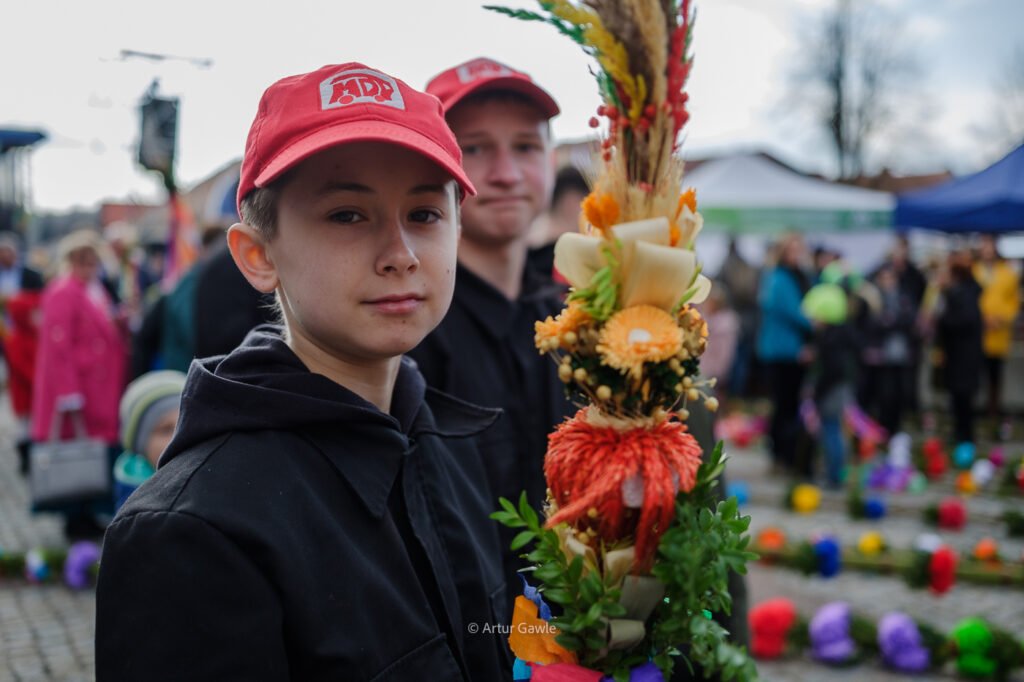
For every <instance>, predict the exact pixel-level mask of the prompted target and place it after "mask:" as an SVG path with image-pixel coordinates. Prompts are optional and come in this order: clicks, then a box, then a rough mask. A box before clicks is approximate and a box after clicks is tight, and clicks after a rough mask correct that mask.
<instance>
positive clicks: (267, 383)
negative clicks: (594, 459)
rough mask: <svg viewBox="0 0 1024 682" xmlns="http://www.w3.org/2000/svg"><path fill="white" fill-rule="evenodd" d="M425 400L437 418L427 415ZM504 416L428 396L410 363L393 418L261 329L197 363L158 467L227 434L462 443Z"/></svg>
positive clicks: (403, 370) (274, 331)
mask: <svg viewBox="0 0 1024 682" xmlns="http://www.w3.org/2000/svg"><path fill="white" fill-rule="evenodd" d="M425 399H427V401H428V402H429V403H430V404H431V406H432V408H433V411H432V412H431V410H423V405H424V400H425ZM499 415H500V411H498V410H491V409H487V408H482V407H478V406H476V405H471V404H469V403H464V402H462V401H460V400H457V399H455V398H452V397H450V396H447V395H444V394H441V393H438V392H435V391H433V390H432V389H428V388H427V386H426V382H425V381H424V379H423V376H422V375H421V374H420V372H419V370H418V369H417V367H416V363H415V362H414V361H413V360H412V359H410V358H406V357H403V358H402V365H401V367H400V369H399V372H398V378H397V380H396V382H395V388H394V393H393V397H392V406H391V413H390V414H386V413H384V412H381V411H380V410H379V409H378V408H377V407H376V406H375V405H373V404H372V403H370V402H369V401H367V400H365V399H363V398H361V397H360V396H358V395H357V394H355V393H353V392H352V391H350V390H349V389H347V388H345V387H344V386H341V385H340V384H337V383H335V382H334V381H332V380H331V379H329V378H327V377H326V376H323V375H321V374H315V373H313V372H310V371H309V369H308V368H307V367H306V366H305V365H304V364H303V363H302V361H301V360H300V359H299V358H298V356H296V355H295V353H294V352H293V351H292V350H291V349H290V348H289V347H288V345H287V344H286V343H285V341H284V338H283V330H282V329H281V327H277V326H274V325H262V326H259V327H257V328H255V329H254V330H253V331H251V332H250V333H249V335H248V336H247V337H246V338H245V340H244V341H243V342H242V344H241V345H240V346H239V347H238V348H236V349H235V350H234V351H232V352H231V353H230V354H229V355H224V356H217V357H212V358H205V359H197V360H194V361H193V362H192V365H191V367H190V368H189V372H188V379H187V381H186V383H185V389H184V391H183V392H182V396H181V411H180V414H179V417H178V425H177V428H176V429H175V433H174V438H173V439H172V440H171V442H170V444H169V445H168V446H167V449H166V450H165V451H164V454H163V456H162V457H161V458H160V465H161V466H163V465H165V464H167V462H169V461H170V460H172V459H173V458H174V457H176V456H178V455H179V454H181V453H182V452H184V451H186V450H188V449H189V448H191V447H193V446H195V445H198V444H200V443H203V442H205V441H208V440H210V439H213V438H216V437H218V436H221V435H223V434H226V433H234V432H244V431H264V430H267V429H274V430H282V431H288V430H305V429H309V428H311V427H316V426H328V427H335V428H337V427H338V426H339V425H343V424H344V423H346V422H358V423H360V424H378V425H379V426H381V427H383V428H390V429H394V430H396V431H400V432H403V433H405V434H407V435H411V436H414V435H417V434H419V433H424V432H429V433H436V434H438V435H442V436H450V437H463V436H470V435H474V434H476V433H479V432H480V431H483V430H484V429H486V428H487V427H488V426H490V425H491V423H493V422H494V420H495V419H497V418H498V416H499Z"/></svg>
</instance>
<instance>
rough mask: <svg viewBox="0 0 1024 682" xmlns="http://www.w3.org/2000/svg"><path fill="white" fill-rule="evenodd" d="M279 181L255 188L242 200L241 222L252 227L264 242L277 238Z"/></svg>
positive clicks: (279, 196)
mask: <svg viewBox="0 0 1024 682" xmlns="http://www.w3.org/2000/svg"><path fill="white" fill-rule="evenodd" d="M281 184H282V183H281V180H277V181H275V182H272V183H270V184H269V185H267V186H266V187H257V188H256V189H254V190H253V191H251V192H249V193H248V194H246V195H245V196H244V197H243V198H242V203H241V205H240V207H239V208H240V211H241V217H242V222H243V223H245V224H247V225H252V226H253V227H255V228H256V231H257V232H259V233H260V236H261V237H263V239H265V240H266V241H268V242H269V241H272V240H273V239H274V237H276V236H277V202H278V200H279V199H280V198H281Z"/></svg>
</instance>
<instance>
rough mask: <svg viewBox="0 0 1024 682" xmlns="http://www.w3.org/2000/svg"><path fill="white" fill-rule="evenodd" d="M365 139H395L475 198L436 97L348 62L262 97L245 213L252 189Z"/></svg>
mask: <svg viewBox="0 0 1024 682" xmlns="http://www.w3.org/2000/svg"><path fill="white" fill-rule="evenodd" d="M361 141H375V142H390V143H392V144H397V145H401V146H403V147H406V148H408V149H411V150H412V151H414V152H418V153H420V154H422V155H423V156H425V157H427V158H428V159H430V160H431V161H433V162H434V163H436V164H437V165H439V166H441V167H442V168H443V169H444V170H446V171H447V172H448V173H449V174H450V175H451V176H452V178H454V179H455V181H456V182H458V183H459V186H460V187H461V189H462V195H463V196H466V195H467V194H476V190H475V189H474V188H473V183H471V182H470V181H469V178H467V177H466V174H465V172H463V170H462V151H461V150H460V149H459V145H458V143H457V142H456V141H455V136H454V135H453V134H452V131H451V129H450V128H448V124H447V123H445V120H444V110H443V109H442V108H441V103H440V102H438V101H437V98H436V97H434V96H433V95H428V94H425V93H422V92H419V91H418V90H414V89H413V88H411V87H409V86H408V85H406V84H405V83H404V82H402V81H400V80H398V79H397V78H394V77H393V76H389V75H387V74H386V73H383V72H382V71H377V70H376V69H372V68H370V67H368V66H366V65H364V64H358V63H355V62H350V63H348V64H334V65H329V66H324V67H321V68H320V69H317V70H316V71H312V72H310V73H306V74H301V75H298V76H289V77H288V78H282V79H281V80H279V81H277V82H276V83H274V84H273V85H271V86H270V87H269V88H267V90H266V92H264V93H263V97H262V98H260V105H259V109H258V110H257V111H256V119H255V120H254V121H253V122H252V127H251V128H249V137H248V139H247V140H246V142H245V157H244V158H243V159H242V170H241V177H240V179H239V182H238V195H237V202H238V209H239V214H241V206H242V199H244V198H245V196H246V195H247V194H249V192H251V191H252V190H254V189H256V188H258V187H265V186H267V185H268V184H270V183H271V182H273V181H274V180H275V179H277V178H279V177H281V174H282V173H284V172H285V171H287V170H289V169H290V168H292V167H294V166H295V165H296V164H298V163H299V162H301V161H303V160H305V159H307V158H309V157H310V156H312V155H314V154H316V153H317V152H320V151H323V150H324V149H327V148H329V147H333V146H335V145H339V144H345V143H348V142H361Z"/></svg>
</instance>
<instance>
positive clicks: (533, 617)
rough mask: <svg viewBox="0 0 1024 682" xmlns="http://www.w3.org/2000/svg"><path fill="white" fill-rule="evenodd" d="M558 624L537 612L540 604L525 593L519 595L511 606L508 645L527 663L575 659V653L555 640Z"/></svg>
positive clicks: (548, 662)
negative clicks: (543, 617) (553, 623)
mask: <svg viewBox="0 0 1024 682" xmlns="http://www.w3.org/2000/svg"><path fill="white" fill-rule="evenodd" d="M557 636H558V628H556V627H555V626H554V625H551V624H550V623H549V622H547V621H546V620H543V619H541V618H540V617H538V615H537V605H536V604H534V603H533V602H532V601H530V600H529V599H527V598H526V597H524V596H522V595H519V596H518V597H516V603H515V607H514V608H513V610H512V633H511V634H510V635H509V638H508V645H509V648H511V649H512V653H514V654H515V655H516V656H517V657H518V658H521V659H522V660H524V661H527V662H528V663H540V664H541V665H548V664H550V663H576V654H574V653H573V652H571V651H569V650H567V649H566V648H565V647H563V646H562V645H561V644H559V643H558V642H556V641H555V637H557Z"/></svg>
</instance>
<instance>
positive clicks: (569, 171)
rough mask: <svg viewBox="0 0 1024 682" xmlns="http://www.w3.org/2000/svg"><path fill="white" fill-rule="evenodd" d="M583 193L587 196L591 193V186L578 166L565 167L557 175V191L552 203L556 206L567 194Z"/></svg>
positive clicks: (553, 193) (553, 195) (554, 192)
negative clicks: (573, 192)
mask: <svg viewBox="0 0 1024 682" xmlns="http://www.w3.org/2000/svg"><path fill="white" fill-rule="evenodd" d="M572 191H576V192H581V193H582V194H584V195H586V194H589V193H590V185H588V184H587V179H586V178H585V177H583V173H581V172H580V169H579V168H577V167H576V166H572V165H570V166H563V167H562V168H561V169H559V171H558V174H557V175H555V189H554V190H553V191H552V193H551V203H552V204H556V203H558V200H559V199H561V198H562V195H563V194H566V193H567V192H572Z"/></svg>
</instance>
